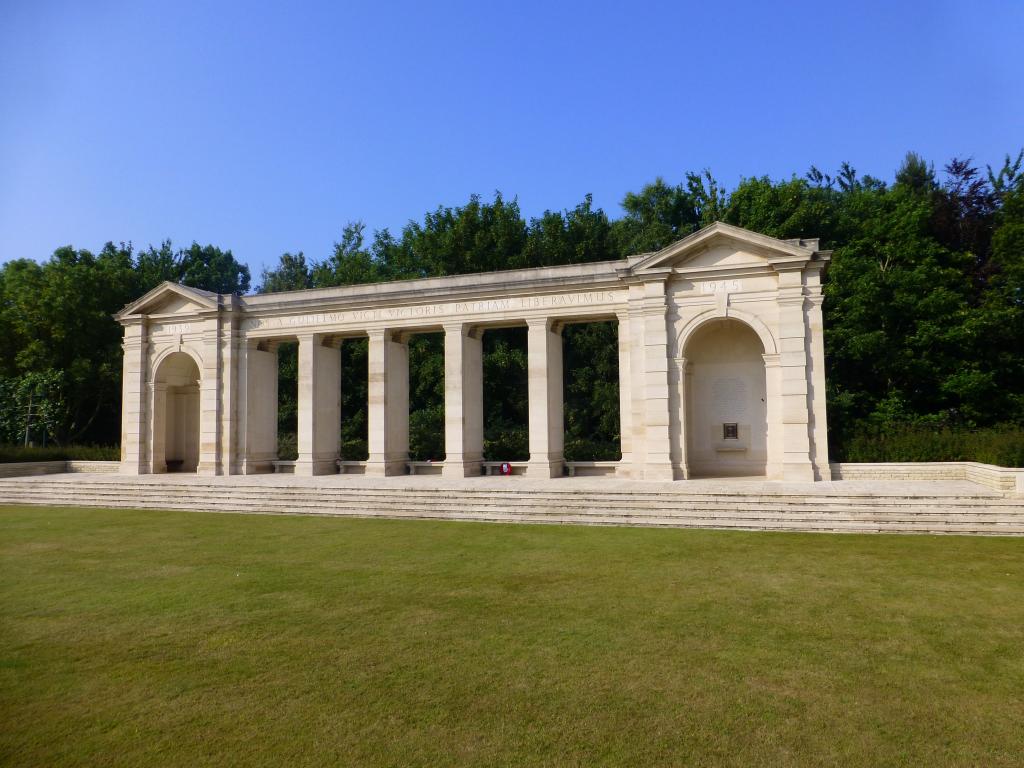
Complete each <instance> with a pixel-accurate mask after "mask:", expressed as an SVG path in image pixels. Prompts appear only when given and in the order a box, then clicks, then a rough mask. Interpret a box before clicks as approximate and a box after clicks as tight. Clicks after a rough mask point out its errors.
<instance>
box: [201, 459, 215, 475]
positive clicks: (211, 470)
mask: <svg viewBox="0 0 1024 768" xmlns="http://www.w3.org/2000/svg"><path fill="white" fill-rule="evenodd" d="M196 474H197V475H203V476H205V477H212V476H214V475H216V474H217V463H216V462H214V461H200V462H199V466H197V467H196Z"/></svg>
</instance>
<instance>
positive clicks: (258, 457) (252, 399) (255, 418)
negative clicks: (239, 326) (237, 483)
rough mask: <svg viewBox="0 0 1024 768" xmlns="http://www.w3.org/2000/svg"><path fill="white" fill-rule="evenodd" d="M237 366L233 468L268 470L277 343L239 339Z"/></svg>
mask: <svg viewBox="0 0 1024 768" xmlns="http://www.w3.org/2000/svg"><path fill="white" fill-rule="evenodd" d="M238 368H239V372H238V380H239V382H238V387H239V402H238V425H237V429H238V446H239V447H238V452H239V465H238V468H237V471H238V472H239V473H241V474H244V475H252V474H259V473H264V472H272V471H273V470H274V467H273V462H274V461H275V460H276V459H277V385H278V381H277V378H278V372H277V368H278V365H277V344H276V343H274V342H270V341H257V340H250V341H244V340H243V342H242V343H241V345H240V347H239V354H238Z"/></svg>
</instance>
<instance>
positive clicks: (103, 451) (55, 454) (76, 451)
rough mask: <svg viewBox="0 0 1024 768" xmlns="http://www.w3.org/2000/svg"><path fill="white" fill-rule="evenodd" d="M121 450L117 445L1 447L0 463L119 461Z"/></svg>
mask: <svg viewBox="0 0 1024 768" xmlns="http://www.w3.org/2000/svg"><path fill="white" fill-rule="evenodd" d="M120 458H121V449H120V448H119V447H118V446H116V445H67V446H56V445H48V446H46V447H45V448H43V447H40V446H28V447H26V446H23V445H0V462H3V463H11V462H18V461H64V460H68V459H73V460H76V461H119V460H120Z"/></svg>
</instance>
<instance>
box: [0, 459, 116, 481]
mask: <svg viewBox="0 0 1024 768" xmlns="http://www.w3.org/2000/svg"><path fill="white" fill-rule="evenodd" d="M120 467H121V462H119V461H64V460H58V461H17V462H12V463H10V464H0V477H31V476H33V475H59V474H63V473H64V472H117V471H118V470H119V469H120Z"/></svg>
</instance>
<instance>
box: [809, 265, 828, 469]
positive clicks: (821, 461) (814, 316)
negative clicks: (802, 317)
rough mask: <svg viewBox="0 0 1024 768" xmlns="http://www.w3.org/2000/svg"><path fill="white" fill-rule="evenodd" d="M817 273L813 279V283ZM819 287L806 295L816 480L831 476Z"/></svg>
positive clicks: (811, 425)
mask: <svg viewBox="0 0 1024 768" xmlns="http://www.w3.org/2000/svg"><path fill="white" fill-rule="evenodd" d="M817 277H818V276H817V275H815V278H816V280H815V282H816V283H817ZM821 304H822V296H821V287H820V284H816V285H815V286H813V288H812V294H811V296H810V297H809V298H808V299H807V304H806V312H807V318H806V319H807V328H808V330H809V333H810V355H809V356H808V364H809V366H810V376H809V377H808V380H809V382H810V385H811V392H810V400H811V423H810V425H809V432H810V436H811V460H812V461H813V462H814V477H815V479H816V480H831V479H832V471H831V470H830V469H829V466H828V430H827V428H826V423H827V422H826V416H825V333H824V324H823V322H822V318H821Z"/></svg>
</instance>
